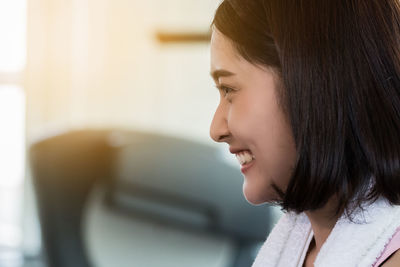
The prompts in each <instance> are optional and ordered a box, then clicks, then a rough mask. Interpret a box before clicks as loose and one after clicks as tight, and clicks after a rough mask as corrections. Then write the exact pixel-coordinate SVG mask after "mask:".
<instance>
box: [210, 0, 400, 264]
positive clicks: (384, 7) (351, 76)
mask: <svg viewBox="0 0 400 267" xmlns="http://www.w3.org/2000/svg"><path fill="white" fill-rule="evenodd" d="M211 75H212V77H213V79H214V81H215V83H216V86H217V88H218V90H219V92H220V103H219V105H218V107H217V110H216V112H215V115H214V118H213V121H212V124H211V128H210V135H211V137H212V139H213V140H215V141H217V142H226V143H228V144H229V146H230V151H231V153H233V154H235V155H236V156H237V158H238V160H239V163H240V164H241V166H242V169H241V171H242V173H243V175H244V183H243V194H244V196H245V198H246V199H247V201H248V202H250V203H252V204H256V205H258V204H263V203H278V204H279V205H281V207H282V209H283V210H284V211H285V214H284V215H283V217H282V218H281V220H280V221H279V222H278V224H277V225H276V226H275V228H274V230H273V231H272V233H271V234H270V236H269V237H268V239H267V240H266V242H265V244H264V246H263V247H262V248H261V250H260V252H259V254H258V256H257V258H256V261H255V263H254V266H264V267H265V266H285V267H290V266H313V265H315V266H383V265H382V264H384V266H389V264H398V265H400V260H399V258H400V252H399V251H400V250H399V248H400V206H399V205H400V141H399V138H400V2H399V1H397V0H386V1H374V0H346V1H339V2H338V1H334V0H324V1H320V0H307V1H306V0H296V1H290V0H254V1H253V0H252V1H249V0H225V1H222V3H221V4H220V6H219V7H218V9H217V11H216V14H215V17H214V21H213V24H212V38H211Z"/></svg>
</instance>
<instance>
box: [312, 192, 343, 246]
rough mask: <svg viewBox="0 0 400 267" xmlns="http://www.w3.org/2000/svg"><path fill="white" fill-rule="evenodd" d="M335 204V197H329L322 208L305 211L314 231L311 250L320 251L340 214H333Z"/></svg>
mask: <svg viewBox="0 0 400 267" xmlns="http://www.w3.org/2000/svg"><path fill="white" fill-rule="evenodd" d="M336 204H337V201H336V199H335V198H331V199H330V200H329V201H328V203H327V204H326V205H325V206H324V207H323V208H321V209H318V210H314V211H306V212H305V214H306V215H307V217H308V219H309V221H310V223H311V228H312V230H313V232H314V242H315V246H314V247H313V250H315V252H316V253H318V252H319V251H320V249H321V247H322V245H323V244H324V243H325V241H326V239H327V238H328V236H329V234H330V233H331V231H332V229H333V227H334V226H335V224H336V222H337V220H338V218H339V216H340V215H341V213H339V214H337V215H336V214H335V212H336Z"/></svg>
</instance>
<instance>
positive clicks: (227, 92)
mask: <svg viewBox="0 0 400 267" xmlns="http://www.w3.org/2000/svg"><path fill="white" fill-rule="evenodd" d="M217 88H218V89H219V90H220V91H222V92H223V94H224V96H226V95H227V94H229V93H230V92H232V91H233V90H234V89H232V88H230V87H228V86H224V85H220V86H217Z"/></svg>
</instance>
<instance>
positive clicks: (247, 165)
mask: <svg viewBox="0 0 400 267" xmlns="http://www.w3.org/2000/svg"><path fill="white" fill-rule="evenodd" d="M254 162H255V159H253V160H252V161H250V162H249V163H246V164H243V165H242V167H241V168H240V171H241V172H242V173H243V174H245V173H246V172H247V171H248V170H249V169H250V168H251V167H252V166H253V165H254Z"/></svg>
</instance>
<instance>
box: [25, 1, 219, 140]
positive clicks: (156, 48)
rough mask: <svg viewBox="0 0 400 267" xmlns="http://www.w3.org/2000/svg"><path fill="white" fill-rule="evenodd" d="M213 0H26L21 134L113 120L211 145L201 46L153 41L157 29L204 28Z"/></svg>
mask: <svg viewBox="0 0 400 267" xmlns="http://www.w3.org/2000/svg"><path fill="white" fill-rule="evenodd" d="M218 3H219V1H215V0H202V1H198V0H146V1H142V0H69V1H65V0H32V1H30V2H29V5H28V6H29V7H28V55H27V72H26V77H25V78H26V79H25V83H26V84H25V86H26V93H27V137H28V141H29V140H30V139H32V138H34V137H35V136H37V135H43V134H46V133H48V132H49V131H58V130H65V129H70V128H78V127H86V126H88V127H103V126H105V127H108V126H117V127H118V126H120V127H128V128H139V129H149V130H156V131H161V132H166V133H172V134H177V135H181V136H186V137H191V138H195V139H198V140H200V141H204V142H208V143H211V141H210V140H209V137H208V129H209V124H210V122H211V119H212V114H213V112H214V110H215V108H216V106H217V101H218V94H217V90H215V89H214V85H213V82H212V80H211V78H210V77H209V44H208V43H207V42H204V43H188V44H160V43H159V42H158V41H157V39H156V38H155V35H156V32H157V31H159V30H166V31H185V32H188V31H191V32H207V31H208V29H209V24H210V22H211V20H212V16H213V14H214V12H215V9H216V7H217V5H218Z"/></svg>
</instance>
